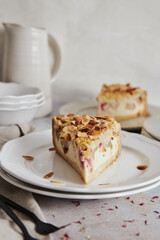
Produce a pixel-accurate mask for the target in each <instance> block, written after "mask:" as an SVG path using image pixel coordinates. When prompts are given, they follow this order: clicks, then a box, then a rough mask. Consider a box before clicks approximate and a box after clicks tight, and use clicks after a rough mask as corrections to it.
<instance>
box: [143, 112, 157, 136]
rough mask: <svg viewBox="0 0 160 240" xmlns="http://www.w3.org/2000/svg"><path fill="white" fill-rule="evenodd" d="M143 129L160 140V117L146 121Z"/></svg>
mask: <svg viewBox="0 0 160 240" xmlns="http://www.w3.org/2000/svg"><path fill="white" fill-rule="evenodd" d="M143 127H144V129H145V130H146V131H147V132H148V133H149V134H150V135H152V136H153V137H154V138H156V139H158V140H160V115H158V116H153V117H150V118H148V119H146V120H145V121H144V123H143Z"/></svg>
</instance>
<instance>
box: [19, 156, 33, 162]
mask: <svg viewBox="0 0 160 240" xmlns="http://www.w3.org/2000/svg"><path fill="white" fill-rule="evenodd" d="M22 157H23V158H24V159H26V160H28V161H33V160H34V157H32V156H26V155H23V156H22Z"/></svg>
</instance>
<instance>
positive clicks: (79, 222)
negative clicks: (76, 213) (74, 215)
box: [74, 221, 82, 224]
mask: <svg viewBox="0 0 160 240" xmlns="http://www.w3.org/2000/svg"><path fill="white" fill-rule="evenodd" d="M74 223H78V224H82V223H81V221H77V222H74Z"/></svg>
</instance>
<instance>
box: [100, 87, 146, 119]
mask: <svg viewBox="0 0 160 240" xmlns="http://www.w3.org/2000/svg"><path fill="white" fill-rule="evenodd" d="M97 101H98V107H97V115H98V116H107V115H109V116H112V117H114V118H115V119H116V120H117V121H123V120H129V119H132V118H138V117H142V116H146V114H147V93H146V91H144V90H142V89H141V88H138V87H136V88H135V87H132V86H131V85H130V84H126V85H122V84H113V85H105V84H104V85H103V86H102V89H101V92H100V94H99V96H98V97H97Z"/></svg>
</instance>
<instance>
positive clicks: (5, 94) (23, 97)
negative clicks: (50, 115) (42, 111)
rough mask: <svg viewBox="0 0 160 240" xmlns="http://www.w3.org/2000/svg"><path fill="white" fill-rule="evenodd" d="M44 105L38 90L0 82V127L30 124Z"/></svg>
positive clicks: (42, 97) (42, 96)
mask: <svg viewBox="0 0 160 240" xmlns="http://www.w3.org/2000/svg"><path fill="white" fill-rule="evenodd" d="M44 103H45V100H44V94H43V92H42V91H41V90H40V89H38V88H35V87H28V86H24V85H21V84H18V83H6V82H0V125H11V124H18V123H22V122H30V121H31V120H32V119H33V118H34V116H35V114H36V112H37V111H38V109H39V108H40V107H41V106H42V105H43V104H44Z"/></svg>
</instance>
